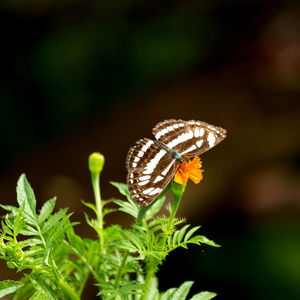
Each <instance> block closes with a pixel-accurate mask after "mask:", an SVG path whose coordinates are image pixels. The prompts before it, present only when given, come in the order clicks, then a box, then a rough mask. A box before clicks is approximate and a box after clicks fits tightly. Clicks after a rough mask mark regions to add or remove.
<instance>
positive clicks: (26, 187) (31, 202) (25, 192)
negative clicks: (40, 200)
mask: <svg viewBox="0 0 300 300" xmlns="http://www.w3.org/2000/svg"><path fill="white" fill-rule="evenodd" d="M17 201H18V203H19V205H20V206H21V205H22V204H23V202H25V214H26V217H27V218H28V221H31V222H32V221H35V220H36V211H35V209H36V200H35V196H34V192H33V190H32V188H31V186H30V184H29V182H28V181H27V179H26V176H25V174H22V175H21V176H20V178H19V180H18V183H17Z"/></svg>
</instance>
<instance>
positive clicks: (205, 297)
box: [190, 292, 217, 300]
mask: <svg viewBox="0 0 300 300" xmlns="http://www.w3.org/2000/svg"><path fill="white" fill-rule="evenodd" d="M216 296H217V294H216V293H212V292H201V293H199V294H196V295H194V296H193V297H192V298H191V299H190V300H210V299H213V298H215V297H216Z"/></svg>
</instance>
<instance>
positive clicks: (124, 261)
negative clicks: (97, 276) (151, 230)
mask: <svg viewBox="0 0 300 300" xmlns="http://www.w3.org/2000/svg"><path fill="white" fill-rule="evenodd" d="M128 255H129V251H128V250H127V251H126V252H125V253H124V256H123V259H122V263H121V265H120V268H119V270H118V273H117V275H116V278H115V284H114V287H115V289H118V288H119V286H120V281H121V277H122V274H123V269H124V266H125V264H126V260H127V257H128Z"/></svg>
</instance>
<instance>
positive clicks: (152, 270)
mask: <svg viewBox="0 0 300 300" xmlns="http://www.w3.org/2000/svg"><path fill="white" fill-rule="evenodd" d="M155 269H156V268H154V267H152V268H150V270H148V271H147V274H146V278H145V283H144V286H145V288H147V290H145V292H144V294H143V295H142V296H141V298H140V300H146V298H147V295H148V292H149V288H150V284H151V280H152V277H153V276H154V273H155Z"/></svg>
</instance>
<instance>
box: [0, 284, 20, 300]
mask: <svg viewBox="0 0 300 300" xmlns="http://www.w3.org/2000/svg"><path fill="white" fill-rule="evenodd" d="M23 285H24V284H23V283H21V282H19V281H14V280H7V281H1V282H0V298H2V297H4V296H6V295H9V294H12V293H14V292H15V291H16V290H17V289H19V288H20V287H22V286H23Z"/></svg>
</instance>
